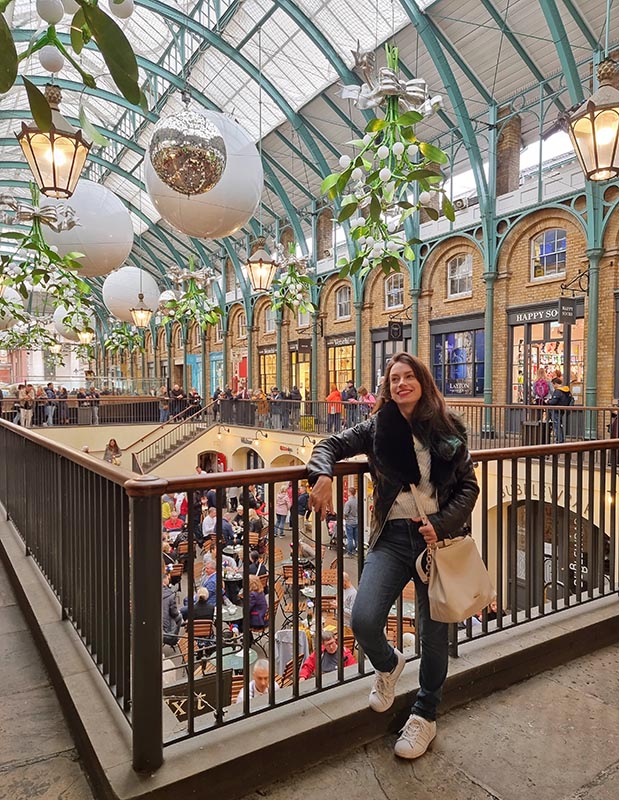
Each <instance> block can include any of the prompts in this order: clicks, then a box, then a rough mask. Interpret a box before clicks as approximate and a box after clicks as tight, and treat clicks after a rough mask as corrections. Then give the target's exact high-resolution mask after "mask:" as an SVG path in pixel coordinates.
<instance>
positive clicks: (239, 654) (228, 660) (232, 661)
mask: <svg viewBox="0 0 619 800" xmlns="http://www.w3.org/2000/svg"><path fill="white" fill-rule="evenodd" d="M248 653H249V666H250V667H252V666H253V665H254V664H255V663H256V660H257V658H258V653H257V652H256V651H255V650H252V649H251V648H250V649H249V651H248ZM221 655H222V660H221V666H222V669H232V670H234V671H235V672H242V671H243V666H244V659H243V650H242V648H236V647H222V649H221ZM216 659H217V656H216V655H215V654H213V655H212V656H210V658H209V661H210V662H211V664H215V663H216Z"/></svg>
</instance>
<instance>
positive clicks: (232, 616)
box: [215, 606, 243, 622]
mask: <svg viewBox="0 0 619 800" xmlns="http://www.w3.org/2000/svg"><path fill="white" fill-rule="evenodd" d="M215 616H217V609H215ZM221 619H222V622H238V621H239V620H240V619H243V606H222V609H221Z"/></svg>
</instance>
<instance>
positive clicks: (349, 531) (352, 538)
mask: <svg viewBox="0 0 619 800" xmlns="http://www.w3.org/2000/svg"><path fill="white" fill-rule="evenodd" d="M358 531H359V526H358V525H349V524H348V523H346V544H347V547H348V552H349V553H351V554H352V553H354V551H355V550H356V549H357V533H358Z"/></svg>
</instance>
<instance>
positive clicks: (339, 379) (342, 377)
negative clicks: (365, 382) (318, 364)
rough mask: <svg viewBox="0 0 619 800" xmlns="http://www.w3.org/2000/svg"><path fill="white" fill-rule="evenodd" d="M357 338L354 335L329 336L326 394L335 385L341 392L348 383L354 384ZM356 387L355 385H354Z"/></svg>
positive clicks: (327, 340)
mask: <svg viewBox="0 0 619 800" xmlns="http://www.w3.org/2000/svg"><path fill="white" fill-rule="evenodd" d="M356 342H357V337H356V336H355V334H354V333H350V334H344V335H343V336H329V337H328V338H327V339H326V345H327V385H326V387H325V388H326V394H328V393H329V391H330V390H331V385H332V384H335V385H336V386H337V388H338V389H339V390H340V391H341V390H342V389H343V388H344V387H345V386H346V383H347V382H348V381H353V383H355V347H356ZM355 385H356V384H355Z"/></svg>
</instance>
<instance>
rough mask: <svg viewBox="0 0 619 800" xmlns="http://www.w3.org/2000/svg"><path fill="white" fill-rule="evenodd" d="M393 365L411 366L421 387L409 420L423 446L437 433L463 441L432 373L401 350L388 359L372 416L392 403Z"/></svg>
mask: <svg viewBox="0 0 619 800" xmlns="http://www.w3.org/2000/svg"><path fill="white" fill-rule="evenodd" d="M396 364H406V366H407V367H410V368H411V369H412V371H413V374H414V375H415V378H417V380H418V381H419V383H420V385H421V397H420V398H419V400H418V401H417V403H416V404H415V408H414V410H413V416H412V420H411V428H412V429H413V433H414V434H415V436H417V438H419V439H420V440H421V441H422V442H424V443H426V444H427V442H428V441H429V439H430V438H431V437H432V438H434V435H436V434H438V437H439V438H447V439H451V438H452V437H454V436H455V437H457V438H458V439H459V440H460V441H462V440H463V433H462V431H461V430H459V429H458V427H456V424H455V422H454V418H453V416H452V414H451V412H450V411H449V410H448V408H447V404H446V403H445V398H444V397H443V395H442V394H441V393H440V392H439V390H438V387H437V385H436V383H435V382H434V378H433V377H432V373H431V372H430V370H429V369H428V368H427V367H426V365H425V364H424V363H423V361H421V359H419V358H417V356H413V355H411V354H410V353H406V352H404V351H402V352H400V353H394V354H393V356H392V357H391V358H390V359H389V362H388V363H387V369H386V370H385V376H384V378H383V384H382V386H381V389H380V394H379V396H378V398H377V400H376V403H375V405H374V409H373V413H374V414H376V412H377V411H380V409H381V408H382V407H383V406H384V405H386V404H387V403H391V402H393V398H392V397H391V387H390V377H391V370H392V369H393V367H394V366H395V365H396Z"/></svg>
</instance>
